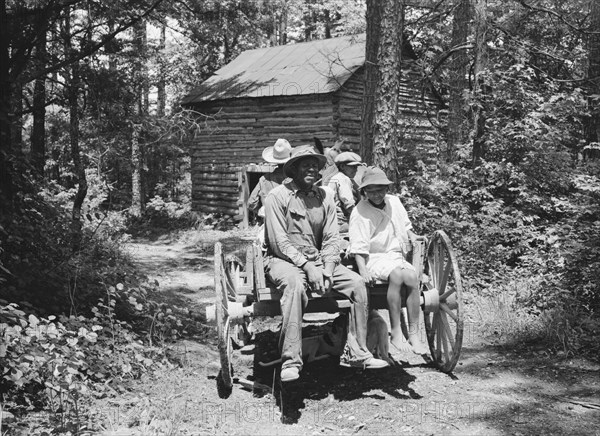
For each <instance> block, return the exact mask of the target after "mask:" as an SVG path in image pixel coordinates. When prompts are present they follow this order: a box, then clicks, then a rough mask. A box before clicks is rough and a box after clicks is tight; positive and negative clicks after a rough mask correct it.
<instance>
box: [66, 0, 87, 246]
mask: <svg viewBox="0 0 600 436" xmlns="http://www.w3.org/2000/svg"><path fill="white" fill-rule="evenodd" d="M64 34H65V38H66V39H65V52H66V53H71V52H72V50H73V48H72V46H71V39H70V38H71V36H70V35H71V12H70V8H69V9H67V13H66V17H65V33H64ZM66 82H67V83H66V89H67V95H68V102H69V143H70V146H71V159H72V160H73V170H74V172H75V177H76V179H77V184H78V186H77V193H76V194H75V199H74V200H73V210H72V212H71V231H72V235H73V250H74V251H75V250H78V249H79V248H80V247H81V236H82V234H81V230H82V222H81V208H82V206H83V202H84V200H85V197H86V195H87V189H88V185H87V179H86V176H85V168H84V166H83V162H82V161H81V150H80V148H79V88H80V73H79V61H75V62H73V64H71V66H70V67H69V68H68V71H67V74H66Z"/></svg>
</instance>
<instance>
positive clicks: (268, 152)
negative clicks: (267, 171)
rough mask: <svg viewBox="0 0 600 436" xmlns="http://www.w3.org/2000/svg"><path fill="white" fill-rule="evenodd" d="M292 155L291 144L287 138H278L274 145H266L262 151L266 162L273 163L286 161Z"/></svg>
mask: <svg viewBox="0 0 600 436" xmlns="http://www.w3.org/2000/svg"><path fill="white" fill-rule="evenodd" d="M291 155H292V146H291V145H290V143H289V142H288V141H287V139H283V138H279V139H278V140H277V141H276V142H275V144H274V145H272V146H270V147H267V148H265V149H264V150H263V152H262V157H263V159H264V160H265V161H266V162H269V163H274V164H282V163H286V162H287V161H288V159H289V158H290V156H291Z"/></svg>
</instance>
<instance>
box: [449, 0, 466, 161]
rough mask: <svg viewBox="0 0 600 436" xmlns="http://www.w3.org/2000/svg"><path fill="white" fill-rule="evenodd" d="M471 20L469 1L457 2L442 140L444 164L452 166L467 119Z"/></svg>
mask: <svg viewBox="0 0 600 436" xmlns="http://www.w3.org/2000/svg"><path fill="white" fill-rule="evenodd" d="M470 18H471V0H459V1H458V4H457V5H456V7H455V9H454V16H453V19H452V41H451V49H450V50H451V52H452V55H451V60H450V66H449V79H450V80H449V84H448V87H449V114H448V135H447V138H446V141H447V147H448V148H447V149H446V160H447V161H448V162H452V161H453V160H454V154H455V151H456V146H457V144H460V143H462V142H464V141H465V139H466V137H467V133H468V125H467V122H468V119H467V112H466V110H465V105H466V101H465V97H464V96H465V92H466V91H467V90H468V87H469V81H468V66H469V58H468V56H467V49H466V44H467V37H468V34H469V21H470Z"/></svg>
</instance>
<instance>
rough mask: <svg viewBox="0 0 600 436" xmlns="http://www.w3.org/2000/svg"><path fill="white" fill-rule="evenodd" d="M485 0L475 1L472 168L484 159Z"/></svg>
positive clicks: (486, 60)
mask: <svg viewBox="0 0 600 436" xmlns="http://www.w3.org/2000/svg"><path fill="white" fill-rule="evenodd" d="M486 39H487V0H475V68H474V76H475V80H474V84H473V94H474V98H473V100H474V101H475V105H474V106H473V167H474V168H475V167H478V166H479V165H480V164H481V160H482V159H483V158H484V157H485V140H484V134H485V113H484V110H483V104H484V101H483V100H484V97H485V87H486V84H485V77H484V74H485V70H486V68H487V64H488V59H487V45H486Z"/></svg>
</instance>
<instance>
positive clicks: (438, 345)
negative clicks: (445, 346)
mask: <svg viewBox="0 0 600 436" xmlns="http://www.w3.org/2000/svg"><path fill="white" fill-rule="evenodd" d="M433 322H434V324H435V327H434V328H433V331H434V332H435V341H436V347H435V355H436V359H438V360H439V359H440V357H441V354H442V335H441V334H440V313H439V312H436V313H435V315H433Z"/></svg>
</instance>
